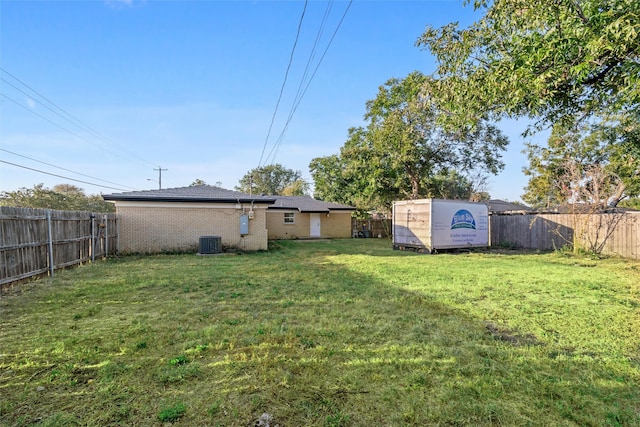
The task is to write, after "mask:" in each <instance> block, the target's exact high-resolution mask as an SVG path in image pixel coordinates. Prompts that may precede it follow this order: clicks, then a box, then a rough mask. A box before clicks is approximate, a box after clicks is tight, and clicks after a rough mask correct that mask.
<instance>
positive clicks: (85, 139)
mask: <svg viewBox="0 0 640 427" xmlns="http://www.w3.org/2000/svg"><path fill="white" fill-rule="evenodd" d="M0 96H3V97H4V98H6V99H8V100H9V101H11V102H13V103H14V104H16V105H17V106H18V107H20V108H23V109H24V110H26V111H28V112H30V113H31V114H34V115H36V116H38V117H40V118H41V119H42V120H46V121H48V122H49V123H51V124H52V125H54V126H56V127H58V128H60V129H62V130H63V131H65V132H68V133H69V134H71V135H73V136H75V137H76V138H79V139H81V140H83V141H85V142H88V143H89V144H92V142H91V141H90V140H88V139H87V138H85V137H83V136H81V135H78V134H77V133H75V132H73V131H72V130H70V129H67V128H66V127H64V126H62V125H59V124H58V123H56V122H54V121H53V120H50V119H48V118H47V117H45V116H43V115H42V114H40V113H36V112H35V111H33V110H32V109H30V108H27V107H25V106H24V105H22V104H21V103H20V102H18V101H16V100H15V99H13V98H11V97H9V96H7V95H5V94H4V93H0ZM103 150H105V151H106V152H107V153H109V154H112V155H114V156H116V157H120V158H121V159H124V160H128V159H127V158H125V157H122V156H121V155H120V154H118V153H115V152H113V151H109V150H107V149H105V148H103Z"/></svg>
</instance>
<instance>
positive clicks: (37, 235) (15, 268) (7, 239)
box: [0, 206, 118, 289]
mask: <svg viewBox="0 0 640 427" xmlns="http://www.w3.org/2000/svg"><path fill="white" fill-rule="evenodd" d="M117 250H118V227H117V219H116V216H115V214H94V213H91V212H69V211H57V210H49V209H30V208H14V207H7V206H0V289H1V287H2V286H3V285H5V284H8V283H11V282H15V281H18V280H23V279H26V278H29V277H32V276H37V275H44V274H49V275H53V274H54V271H55V270H56V269H59V268H64V267H69V266H71V265H75V264H80V263H83V262H87V261H89V260H95V259H96V258H102V257H104V256H108V255H111V254H115V253H116V252H117Z"/></svg>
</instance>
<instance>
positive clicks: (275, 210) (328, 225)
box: [267, 196, 355, 239]
mask: <svg viewBox="0 0 640 427" xmlns="http://www.w3.org/2000/svg"><path fill="white" fill-rule="evenodd" d="M275 197H276V201H275V203H273V204H272V205H269V207H268V209H267V229H268V230H269V239H299V238H318V237H325V238H348V237H351V213H352V212H353V211H354V210H355V208H353V207H351V206H346V205H341V204H337V203H329V202H322V201H320V200H315V199H313V198H311V197H309V196H275Z"/></svg>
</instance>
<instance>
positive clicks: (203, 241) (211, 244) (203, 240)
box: [198, 236, 222, 255]
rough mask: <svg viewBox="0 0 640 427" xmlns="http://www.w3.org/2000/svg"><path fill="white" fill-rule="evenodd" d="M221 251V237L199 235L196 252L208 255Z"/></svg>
mask: <svg viewBox="0 0 640 427" xmlns="http://www.w3.org/2000/svg"><path fill="white" fill-rule="evenodd" d="M219 253H222V238H221V237H220V236H201V237H200V246H199V251H198V254H200V255H210V254H219Z"/></svg>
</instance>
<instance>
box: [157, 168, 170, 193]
mask: <svg viewBox="0 0 640 427" xmlns="http://www.w3.org/2000/svg"><path fill="white" fill-rule="evenodd" d="M166 170H169V169H162V167H160V166H158V169H154V171H158V190H162V171H166Z"/></svg>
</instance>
